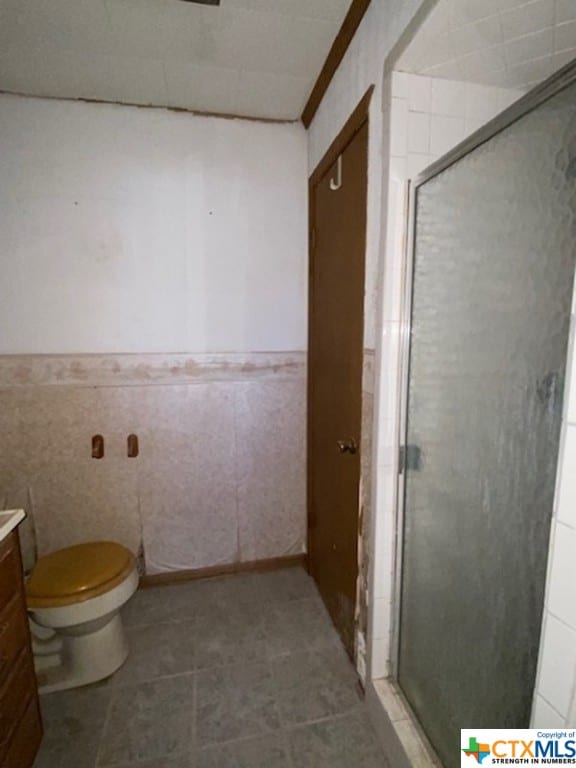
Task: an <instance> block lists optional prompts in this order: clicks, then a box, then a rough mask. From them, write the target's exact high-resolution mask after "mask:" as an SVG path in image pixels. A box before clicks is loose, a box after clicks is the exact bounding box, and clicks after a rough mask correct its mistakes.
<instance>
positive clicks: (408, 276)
mask: <svg viewBox="0 0 576 768" xmlns="http://www.w3.org/2000/svg"><path fill="white" fill-rule="evenodd" d="M574 82H576V59H575V60H574V61H572V62H570V63H569V64H567V65H566V66H565V67H563V68H562V69H560V70H559V71H558V72H556V73H555V74H554V75H552V76H551V77H550V78H548V79H547V80H545V81H544V82H543V83H541V84H540V85H537V86H536V87H535V88H533V89H532V90H531V91H529V92H528V93H527V94H526V95H525V96H523V97H522V98H520V99H519V100H518V101H516V102H514V104H512V106H510V107H508V108H507V109H505V110H504V111H503V112H501V113H500V114H499V115H497V116H496V117H495V118H493V119H492V120H490V121H489V122H488V123H486V125H483V126H482V127H481V128H480V129H479V130H477V131H475V132H474V133H473V134H471V135H470V136H469V137H468V138H467V139H465V140H464V141H463V142H461V143H460V144H458V145H457V146H456V147H454V149H452V150H451V151H450V152H448V153H447V154H446V155H444V156H443V157H441V158H440V159H439V160H437V161H436V162H435V163H432V165H430V166H428V167H427V168H425V169H424V170H423V171H422V173H420V174H419V175H418V176H417V177H416V178H415V179H414V180H413V181H410V182H409V187H408V198H409V203H408V216H407V225H406V226H407V229H406V237H405V251H404V269H403V272H404V285H403V297H402V320H401V339H400V398H399V413H400V420H399V433H398V434H399V443H398V446H397V447H396V448H397V451H398V452H399V451H400V449H401V448H402V447H405V446H406V443H407V433H408V384H409V379H410V339H411V336H412V299H413V288H414V282H413V276H414V261H415V244H416V198H417V192H418V189H419V188H420V187H421V186H422V185H423V184H425V183H426V182H427V181H430V180H431V179H433V178H434V177H435V176H438V175H439V174H441V173H443V172H444V171H445V170H446V169H448V168H449V167H450V166H452V165H454V164H455V163H457V162H458V161H459V160H461V159H462V158H463V157H465V156H466V155H468V154H470V153H471V152H473V151H474V150H475V149H477V148H478V147H479V146H481V145H482V144H485V143H486V142H487V141H489V140H490V139H492V138H493V137H494V136H496V135H497V134H499V133H501V132H502V131H503V130H505V129H506V128H508V127H509V126H510V125H512V124H513V123H515V122H517V121H518V120H520V119H521V118H523V117H524V116H525V115H527V114H529V113H530V112H532V111H533V110H534V109H536V108H537V107H539V106H540V105H541V104H543V103H545V102H546V101H548V100H549V99H550V98H552V97H553V96H555V95H556V94H557V93H559V92H560V91H562V90H564V89H565V88H567V87H568V86H570V85H572V84H573V83H574ZM405 485H406V483H405V473H404V471H403V469H402V467H401V466H400V464H399V463H398V475H397V486H396V504H397V508H396V516H395V517H396V520H395V525H396V536H395V541H396V548H395V565H394V585H393V595H394V606H393V608H392V617H391V618H392V634H391V645H390V656H391V658H390V668H391V673H392V678H393V679H394V681H395V682H396V684H397V687H398V690H399V691H400V692H401V689H400V684H399V680H398V668H399V661H400V619H401V610H402V604H401V598H402V555H403V547H404V514H405V500H406V499H405ZM402 699H403V701H404V703H405V705H406V706H408V708H409V710H410V711H411V712H412V708H411V707H410V705H409V704H408V702H407V700H406V698H405V697H404V696H403V695H402ZM412 715H413V718H414V719H415V722H418V721H417V718H416V716H415V715H414V713H413V712H412Z"/></svg>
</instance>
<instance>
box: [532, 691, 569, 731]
mask: <svg viewBox="0 0 576 768" xmlns="http://www.w3.org/2000/svg"><path fill="white" fill-rule="evenodd" d="M532 720H533V721H534V723H538V727H539V728H563V727H564V725H565V722H564V718H563V717H562V715H560V714H558V712H556V710H555V709H554V707H551V706H550V704H548V702H547V701H546V699H543V698H542V696H540V694H536V696H535V697H534V709H533V712H532Z"/></svg>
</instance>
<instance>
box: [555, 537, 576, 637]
mask: <svg viewBox="0 0 576 768" xmlns="http://www.w3.org/2000/svg"><path fill="white" fill-rule="evenodd" d="M555 528H556V530H555V535H554V547H553V550H552V553H551V557H552V564H551V567H550V577H549V585H548V610H549V611H550V612H551V613H553V614H554V616H557V617H558V618H559V619H560V620H561V621H563V622H565V623H566V624H568V625H569V626H570V627H572V628H574V629H576V581H575V579H574V559H575V558H576V531H574V530H573V529H572V528H569V527H568V526H566V525H564V524H563V523H561V522H557V523H556V526H555Z"/></svg>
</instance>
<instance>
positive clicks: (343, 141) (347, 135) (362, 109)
mask: <svg viewBox="0 0 576 768" xmlns="http://www.w3.org/2000/svg"><path fill="white" fill-rule="evenodd" d="M373 92H374V86H373V85H371V86H370V88H368V90H367V91H366V93H365V94H364V96H362V98H361V99H360V101H359V102H358V105H357V106H356V108H355V109H354V111H353V112H352V114H351V115H350V117H349V118H348V120H347V121H346V124H345V125H344V127H343V128H342V130H341V131H340V133H339V134H338V135H337V136H336V138H335V139H334V141H333V142H332V144H330V146H329V147H328V149H327V150H326V153H325V154H324V157H323V158H322V160H320V162H319V163H318V165H317V166H316V168H314V170H313V171H312V174H311V175H310V178H309V179H308V190H309V191H311V190H312V188H313V187H315V186H316V184H318V182H319V181H320V179H321V178H322V177H323V176H324V174H325V173H326V171H327V170H328V169H329V168H330V167H331V166H332V165H334V163H335V162H336V160H337V159H338V155H340V154H342V152H343V151H344V149H345V148H346V146H347V145H348V144H349V143H350V142H351V140H352V139H353V138H354V135H355V134H356V133H358V131H359V130H360V128H362V126H363V125H364V123H365V122H367V120H368V117H369V111H370V102H371V100H372V94H373ZM309 200H310V201H311V200H312V198H311V197H310V198H309ZM308 223H309V226H311V225H312V219H311V218H309V219H308Z"/></svg>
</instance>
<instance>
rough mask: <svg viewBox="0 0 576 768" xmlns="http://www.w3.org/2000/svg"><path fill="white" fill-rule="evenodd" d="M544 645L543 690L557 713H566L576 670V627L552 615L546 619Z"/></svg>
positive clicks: (541, 691) (542, 661)
mask: <svg viewBox="0 0 576 768" xmlns="http://www.w3.org/2000/svg"><path fill="white" fill-rule="evenodd" d="M542 645H543V653H542V659H541V662H540V674H539V679H538V690H539V693H540V695H541V696H542V697H543V698H544V699H545V700H546V701H547V702H548V703H549V704H550V705H551V706H552V707H553V708H554V709H555V710H556V712H558V713H559V714H560V715H562V716H566V715H567V714H568V708H569V707H570V702H571V698H572V688H573V682H574V673H575V672H576V630H574V629H572V628H571V627H569V626H567V625H566V624H564V623H563V622H561V621H559V620H558V619H557V618H555V617H554V616H552V615H550V616H548V617H547V620H546V626H545V629H544V634H543V637H542ZM537 725H538V726H539V725H540V723H538V724H537Z"/></svg>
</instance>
